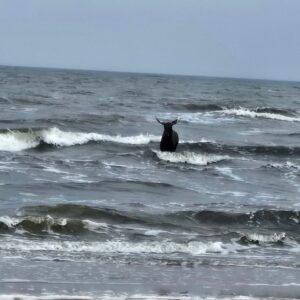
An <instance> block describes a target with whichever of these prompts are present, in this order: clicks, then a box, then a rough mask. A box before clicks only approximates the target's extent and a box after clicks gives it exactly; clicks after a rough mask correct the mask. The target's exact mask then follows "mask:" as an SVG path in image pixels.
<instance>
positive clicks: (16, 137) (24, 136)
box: [0, 127, 161, 151]
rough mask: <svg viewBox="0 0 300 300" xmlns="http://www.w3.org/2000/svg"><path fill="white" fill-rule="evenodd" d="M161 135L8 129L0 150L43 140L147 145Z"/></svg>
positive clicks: (32, 145) (2, 135)
mask: <svg viewBox="0 0 300 300" xmlns="http://www.w3.org/2000/svg"><path fill="white" fill-rule="evenodd" d="M160 138H161V137H160V136H155V135H151V134H140V135H135V136H127V137H126V136H121V135H108V134H101V133H95V132H87V133H85V132H72V131H62V130H60V129H58V128H57V127H52V128H48V129H41V130H37V131H28V132H20V131H8V132H5V133H0V151H22V150H25V149H30V148H35V147H37V146H38V145H39V143H40V142H41V141H44V142H46V143H48V144H51V145H55V146H73V145H82V144H86V143H88V142H90V141H96V142H99V141H103V142H115V143H121V144H132V145H145V144H149V143H151V142H158V141H160Z"/></svg>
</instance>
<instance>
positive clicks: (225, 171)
mask: <svg viewBox="0 0 300 300" xmlns="http://www.w3.org/2000/svg"><path fill="white" fill-rule="evenodd" d="M216 169H217V170H218V171H219V172H220V173H222V174H223V175H225V176H228V177H230V178H232V179H233V180H236V181H244V180H243V179H242V178H241V177H239V176H237V175H235V174H233V173H232V169H231V168H228V167H217V168H216Z"/></svg>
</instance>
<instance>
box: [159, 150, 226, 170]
mask: <svg viewBox="0 0 300 300" xmlns="http://www.w3.org/2000/svg"><path fill="white" fill-rule="evenodd" d="M154 153H155V154H156V155H157V157H158V158H159V159H161V160H164V161H168V162H172V163H187V164H192V165H199V166H207V165H208V164H211V163H216V162H219V161H222V160H228V159H230V157H229V156H227V155H211V154H205V153H203V154H200V153H194V152H189V151H184V152H161V151H156V150H154Z"/></svg>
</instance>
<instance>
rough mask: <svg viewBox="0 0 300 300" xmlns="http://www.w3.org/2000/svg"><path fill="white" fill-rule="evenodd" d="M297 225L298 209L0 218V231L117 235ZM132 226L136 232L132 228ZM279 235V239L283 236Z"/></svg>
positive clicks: (58, 212) (31, 213)
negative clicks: (120, 233)
mask: <svg viewBox="0 0 300 300" xmlns="http://www.w3.org/2000/svg"><path fill="white" fill-rule="evenodd" d="M299 224H300V212H299V211H284V210H257V211H254V212H249V213H246V212H244V213H243V212H240V213H237V212H236V213H235V212H222V211H210V210H201V211H180V212H174V213H165V214H149V213H146V212H143V211H134V212H133V211H119V210H115V209H109V208H101V207H91V206H86V205H75V204H60V205H56V206H46V205H44V206H31V207H25V208H23V210H22V211H21V212H20V213H19V214H18V216H17V217H9V216H3V217H0V232H1V233H8V234H15V233H24V232H26V233H29V234H33V235H44V234H64V235H74V236H76V235H87V234H102V235H103V234H104V235H105V236H106V235H108V236H110V235H111V234H112V233H114V232H115V233H116V232H118V234H119V232H120V230H122V232H123V233H124V234H126V230H127V229H128V228H130V230H129V231H130V232H129V234H133V232H137V233H139V234H143V235H145V236H147V235H149V234H148V232H149V230H152V231H153V230H158V231H161V230H163V231H164V232H165V231H168V232H169V231H172V232H173V231H174V230H175V231H176V232H177V234H179V232H182V233H185V235H187V233H193V234H194V233H196V234H198V233H201V234H203V232H206V230H207V229H208V228H211V229H213V228H219V229H222V230H224V232H225V233H228V230H230V232H232V233H234V232H235V233H234V235H235V236H241V235H240V231H241V230H242V231H243V230H250V231H251V232H252V231H253V230H254V231H256V230H257V229H259V230H267V231H269V230H271V231H272V230H276V232H285V231H289V232H290V233H291V232H294V233H296V235H297V239H298V238H299V236H298V233H299V232H300V228H299ZM132 226H133V227H132ZM134 228H135V229H136V231H133V229H134ZM218 232H219V230H218ZM281 237H282V240H283V236H281ZM146 238H147V237H146ZM247 240H248V241H250V240H251V241H259V242H271V241H272V240H273V241H275V240H276V237H274V238H270V237H264V236H261V237H259V236H254V235H252V236H251V235H248V236H247ZM275 242H276V241H275Z"/></svg>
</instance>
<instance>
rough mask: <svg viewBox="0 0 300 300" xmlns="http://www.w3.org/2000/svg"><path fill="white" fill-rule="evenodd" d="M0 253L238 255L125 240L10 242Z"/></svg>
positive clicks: (217, 245)
mask: <svg viewBox="0 0 300 300" xmlns="http://www.w3.org/2000/svg"><path fill="white" fill-rule="evenodd" d="M0 250H18V251H25V252H27V251H28V252H30V251H58V252H67V253H80V252H90V253H101V254H105V253H106V254H113V253H122V254H172V253H185V254H190V255H203V254H208V253H220V254H228V253H229V252H235V250H236V248H235V247H233V245H226V244H223V243H222V242H220V241H216V242H207V243H205V242H198V241H191V242H187V243H177V242H171V241H169V240H163V241H147V242H140V243H133V242H127V241H121V240H114V241H103V242H84V241H59V240H52V241H46V240H40V241H38V240H36V241H31V240H30V241H29V240H25V239H24V240H22V239H9V240H7V241H5V242H4V243H1V244H0Z"/></svg>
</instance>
